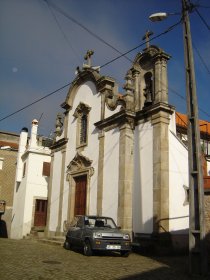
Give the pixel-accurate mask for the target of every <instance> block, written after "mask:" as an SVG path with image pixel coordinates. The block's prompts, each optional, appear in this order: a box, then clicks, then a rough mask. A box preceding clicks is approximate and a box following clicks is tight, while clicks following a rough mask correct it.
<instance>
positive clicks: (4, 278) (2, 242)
mask: <svg viewBox="0 0 210 280" xmlns="http://www.w3.org/2000/svg"><path fill="white" fill-rule="evenodd" d="M187 262H188V258H187V257H183V256H182V257H175V256H174V257H172V256H170V257H148V256H142V255H139V254H135V253H131V254H130V256H129V257H128V258H122V257H120V256H119V255H117V254H109V255H105V256H104V255H101V254H100V255H96V256H92V257H85V256H83V255H82V253H81V252H78V251H66V250H65V249H64V248H63V247H62V246H55V245H51V244H44V243H41V242H38V241H36V240H27V239H23V240H11V239H3V238H0V266H1V268H0V279H1V280H13V279H15V280H19V279H21V280H29V279H31V280H32V279H33V280H48V279H57V280H65V279H86V280H87V279H98V280H100V279H124V280H126V279H155V280H157V279H161V280H164V279H167V280H169V279H176V280H177V279H178V280H182V279H196V280H197V279H210V275H209V276H206V277H205V278H201V277H199V276H194V277H190V276H189V275H188V272H187V271H188V264H187Z"/></svg>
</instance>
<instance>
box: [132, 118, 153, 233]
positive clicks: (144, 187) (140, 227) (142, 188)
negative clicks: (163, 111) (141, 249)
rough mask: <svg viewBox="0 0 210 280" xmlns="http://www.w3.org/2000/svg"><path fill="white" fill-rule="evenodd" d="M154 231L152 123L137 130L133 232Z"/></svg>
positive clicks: (141, 125) (139, 126)
mask: <svg viewBox="0 0 210 280" xmlns="http://www.w3.org/2000/svg"><path fill="white" fill-rule="evenodd" d="M152 230H153V130H152V126H151V123H150V122H146V123H143V124H139V125H138V126H136V128H135V142H134V186H133V231H134V233H151V232H152Z"/></svg>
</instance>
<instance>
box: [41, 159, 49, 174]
mask: <svg viewBox="0 0 210 280" xmlns="http://www.w3.org/2000/svg"><path fill="white" fill-rule="evenodd" d="M42 175H43V176H48V177H49V176H50V162H43V169H42Z"/></svg>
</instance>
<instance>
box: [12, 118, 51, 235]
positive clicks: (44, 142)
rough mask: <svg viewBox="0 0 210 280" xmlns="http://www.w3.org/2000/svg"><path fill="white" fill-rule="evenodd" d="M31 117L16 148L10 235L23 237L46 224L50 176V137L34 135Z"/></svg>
mask: <svg viewBox="0 0 210 280" xmlns="http://www.w3.org/2000/svg"><path fill="white" fill-rule="evenodd" d="M37 130H38V121H37V120H33V121H32V126H31V134H30V137H29V136H28V129H27V128H23V129H22V131H21V133H20V141H19V147H18V156H17V166H16V178H15V188H14V201H13V211H12V225H11V237H12V238H23V237H24V236H26V235H28V234H30V232H31V230H37V231H42V230H44V227H45V224H46V215H47V195H48V184H49V175H50V162H51V156H50V149H49V146H50V145H51V144H52V141H51V140H50V139H46V138H44V137H41V136H39V135H38V134H37ZM13 187H14V185H13Z"/></svg>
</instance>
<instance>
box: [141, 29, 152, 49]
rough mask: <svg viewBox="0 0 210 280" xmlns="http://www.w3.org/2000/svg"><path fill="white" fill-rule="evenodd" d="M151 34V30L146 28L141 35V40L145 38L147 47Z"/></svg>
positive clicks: (147, 46)
mask: <svg viewBox="0 0 210 280" xmlns="http://www.w3.org/2000/svg"><path fill="white" fill-rule="evenodd" d="M151 35H153V32H152V31H149V30H147V31H146V34H145V35H144V36H143V38H142V40H145V41H146V48H147V49H148V48H149V37H150V36H151Z"/></svg>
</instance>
